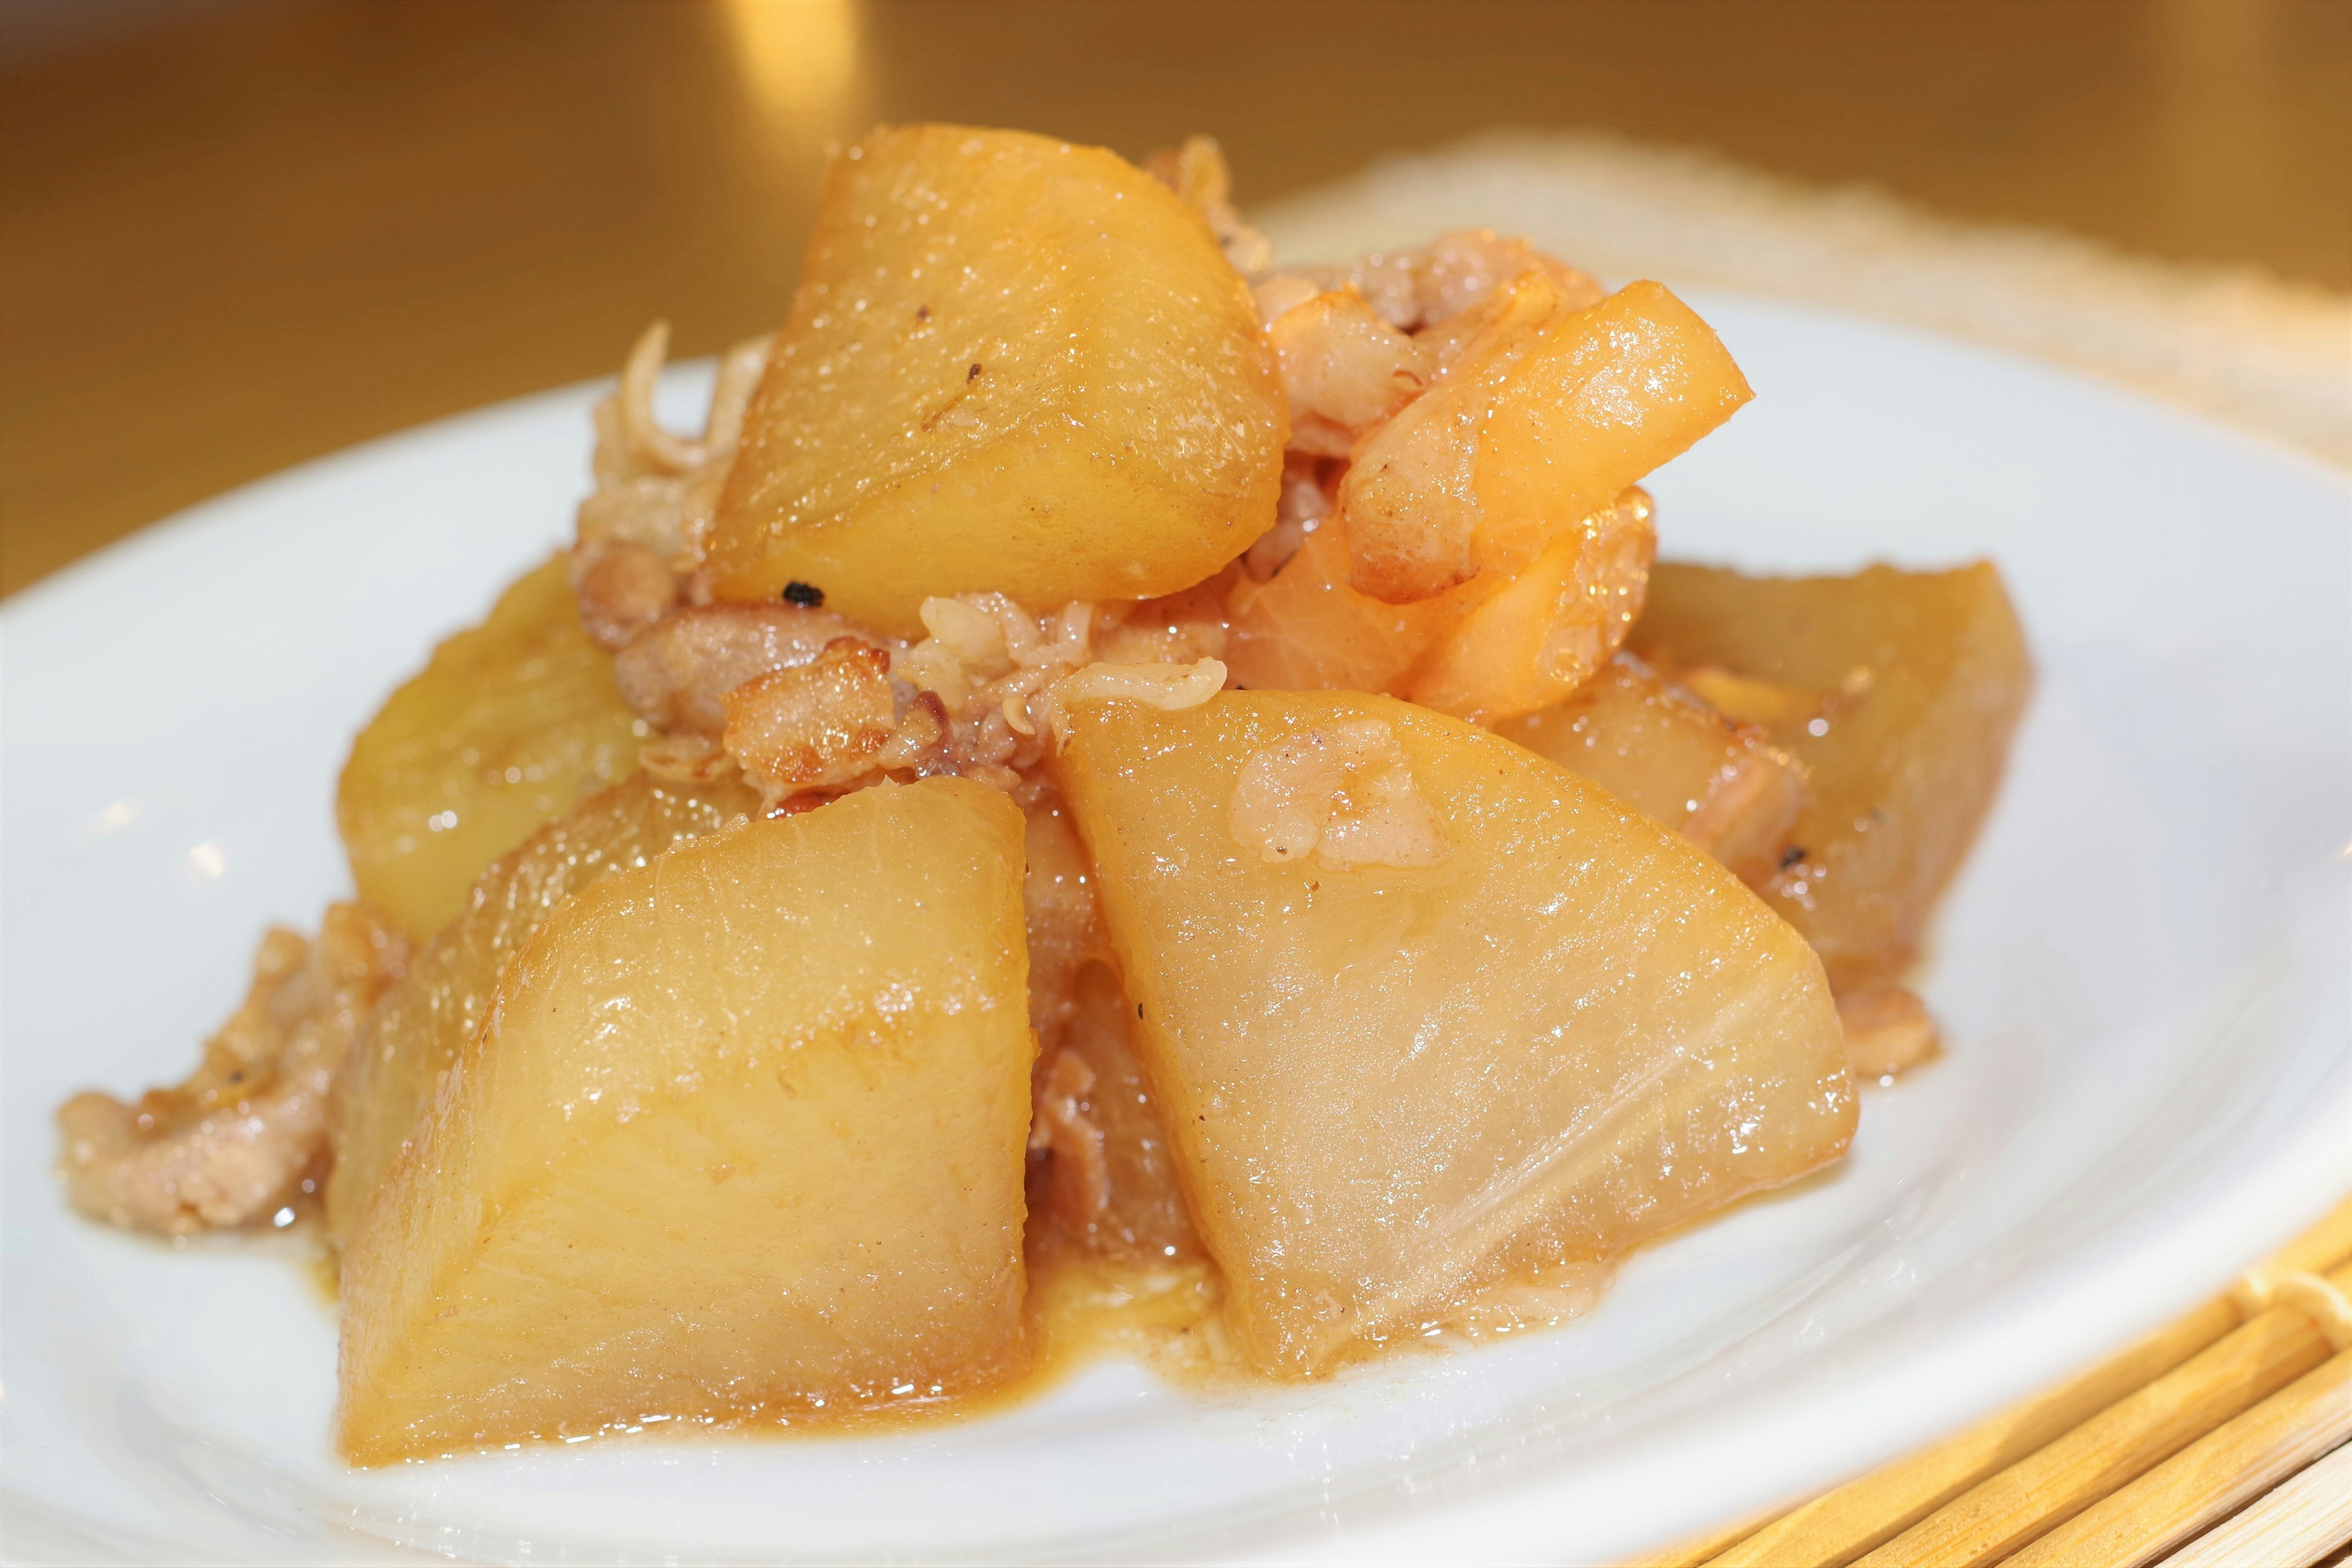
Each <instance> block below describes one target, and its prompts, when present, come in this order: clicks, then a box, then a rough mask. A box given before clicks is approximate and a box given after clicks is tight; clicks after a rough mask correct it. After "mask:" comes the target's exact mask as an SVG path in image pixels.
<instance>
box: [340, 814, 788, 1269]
mask: <svg viewBox="0 0 2352 1568" xmlns="http://www.w3.org/2000/svg"><path fill="white" fill-rule="evenodd" d="M759 805H760V799H759V796H758V795H756V794H754V793H753V792H752V791H751V789H750V788H748V787H747V786H746V785H745V784H743V783H742V781H741V780H740V779H734V778H727V779H719V780H716V781H713V782H711V783H708V784H681V783H678V782H676V781H674V780H665V779H657V778H655V777H652V776H651V775H649V774H646V773H635V774H633V775H631V776H630V777H629V778H627V779H625V780H624V781H623V782H622V783H620V784H615V785H614V786H613V787H612V788H611V789H608V790H604V791H601V792H599V793H598V794H596V795H591V796H589V797H588V798H587V799H586V800H584V801H583V802H581V803H580V804H579V805H576V806H574V807H572V810H571V811H570V812H568V813H567V814H565V815H564V816H562V818H561V819H560V820H558V821H556V822H553V823H551V824H549V825H548V826H545V827H542V828H541V829H540V831H539V832H537V833H535V834H533V835H532V836H531V837H530V838H529V839H528V840H526V841H525V842H524V843H522V844H521V845H520V846H518V847H516V848H515V849H514V850H513V852H511V853H510V854H508V855H505V856H502V857H500V858H499V860H498V861H497V862H496V863H495V864H493V865H492V866H490V867H489V868H488V869H487V870H485V871H484V872H483V873H482V877H481V879H480V881H478V882H477V883H476V884H475V886H474V896H473V897H472V898H471V899H469V900H467V905H466V909H465V911H464V912H463V913H462V914H460V915H458V916H457V919H455V920H453V921H450V922H449V923H448V924H446V925H445V926H443V927H442V928H441V929H440V931H436V933H434V936H433V938H432V940H431V941H429V942H425V943H423V944H422V945H420V946H419V947H417V948H416V949H415V951H414V952H412V953H410V954H409V956H408V958H407V961H406V963H405V965H404V967H402V968H401V970H400V971H399V977H398V979H397V980H395V981H394V982H393V984H391V986H390V988H389V989H388V990H387V991H385V992H384V994H383V996H382V998H381V1000H380V1001H379V1002H378V1003H377V1005H376V1008H375V1016H374V1019H373V1024H372V1025H371V1026H370V1027H369V1028H368V1029H367V1031H366V1033H365V1035H364V1036H363V1037H362V1041H361V1043H360V1046H359V1048H358V1049H356V1050H355V1051H353V1052H352V1054H351V1056H350V1058H348V1060H347V1062H346V1064H345V1066H344V1068H343V1070H342V1073H341V1077H340V1079H338V1081H337V1083H336V1090H335V1092H336V1100H337V1101H338V1106H337V1120H336V1123H335V1130H336V1137H335V1147H334V1163H333V1169H332V1172H331V1173H330V1174H329V1176H328V1178H327V1183H326V1190H325V1196H326V1219H327V1231H328V1235H329V1236H330V1237H331V1238H332V1239H333V1240H334V1241H335V1242H336V1243H337V1244H338V1245H340V1244H341V1243H342V1242H344V1241H346V1240H348V1239H349V1238H350V1236H351V1233H352V1227H353V1226H355V1225H356V1224H357V1223H358V1221H359V1216H360V1212H361V1210H362V1208H364V1207H365V1206H366V1204H367V1200H368V1199H369V1198H370V1197H372V1196H373V1195H374V1193H375V1191H376V1189H377V1188H378V1187H380V1186H382V1185H383V1177H384V1173H385V1172H386V1171H389V1170H390V1169H391V1168H392V1162H393V1160H394V1156H396V1155H397V1154H398V1153H399V1152H400V1150H401V1147H402V1146H403V1145H404V1143H406V1142H408V1141H409V1135H410V1133H411V1132H412V1131H414V1130H415V1126H416V1123H417V1119H418V1118H419V1117H420V1116H421V1115H423V1114H424V1110H425V1105H426V1103H427V1102H428V1101H430V1100H432V1098H433V1090H434V1086H435V1085H436V1084H437V1083H439V1082H440V1080H441V1076H442V1074H444V1073H446V1072H447V1071H448V1070H449V1067H450V1064H451V1063H453V1062H455V1061H456V1060H457V1054H458V1052H459V1051H461V1050H463V1049H464V1048H465V1045H466V1042H467V1040H469V1039H471V1038H472V1037H474V1036H475V1035H477V1034H478V1033H479V1032H480V1031H481V1028H482V1026H483V1025H484V1023H485V1022H486V1021H487V1020H488V1017H489V1014H490V1008H491V1005H492V1003H493V1001H494V1000H495V997H496V993H497V989H498V984H499V976H500V975H501V974H503V973H505V972H506V969H507V966H508V965H509V963H512V962H513V961H514V959H515V955H516V954H518V953H520V952H521V951H522V950H523V948H524V947H525V946H526V945H527V944H528V943H529V942H530V940H531V938H532V937H534V936H536V935H538V934H539V930H540V928H541V926H542V925H544V924H546V923H547V920H548V917H549V916H551V915H552V914H553V913H554V912H555V911H556V910H557V909H558V908H559V907H561V906H562V905H563V904H564V903H565V902H567V901H568V900H570V899H571V898H572V895H573V894H574V893H577V892H579V891H581V890H582V889H584V888H587V887H588V886H590V885H591V884H593V883H594V882H597V881H601V880H602V879H604V878H606V877H609V876H612V875H614V873H616V872H621V871H631V870H636V869H638V868H642V867H644V866H646V865H647V864H648V863H650V862H651V861H652V860H653V859H654V858H656V857H657V856H659V855H660V854H661V853H662V852H663V851H664V850H666V849H669V848H671V847H675V846H677V845H679V844H683V843H685V842H686V841H687V840H688V839H689V838H699V837H705V836H707V835H709V834H712V833H716V832H718V831H719V829H721V828H723V827H730V826H734V825H735V824H737V823H740V822H744V821H748V820H749V819H750V818H751V815H752V814H753V813H754V812H756V811H757V810H758V809H759Z"/></svg>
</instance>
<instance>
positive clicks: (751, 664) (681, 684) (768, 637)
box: [613, 604, 851, 736]
mask: <svg viewBox="0 0 2352 1568" xmlns="http://www.w3.org/2000/svg"><path fill="white" fill-rule="evenodd" d="M850 629H851V628H850V626H849V623H848V622H846V621H845V620H843V619H842V618H841V617H840V616H837V615H835V614H834V613H833V612H832V611H830V610H815V609H803V608H802V607H800V606H799V605H742V604H716V605H689V606H688V607H687V608H685V609H681V610H678V611H677V612H675V613H673V614H671V615H669V616H666V617H664V618H663V619H662V620H661V621H660V622H658V623H657V624H656V625H655V626H653V628H652V629H651V630H649V631H647V632H646V634H645V635H644V636H642V637H638V638H637V639H636V641H635V642H633V643H631V644H630V645H629V646H628V647H625V648H623V649H622V650H621V652H620V654H619V655H618V656H617V657H616V658H614V660H613V675H614V679H616V680H618V681H619V682H620V686H621V696H622V698H623V699H624V700H626V701H627V703H628V704H629V706H630V707H632V708H634V709H635V710H637V712H638V713H639V714H641V715H642V716H643V717H644V718H645V720H646V722H648V723H650V724H652V725H653V727H654V728H655V729H656V730H662V731H669V732H673V733H675V732H677V731H691V732H692V733H694V734H698V735H711V736H716V735H719V734H721V733H723V732H724V731H726V728H727V694H728V693H729V692H730V691H732V690H734V689H736V688H737V687H739V686H740V685H742V684H743V683H744V682H745V681H747V680H750V679H751V678H752V677H754V676H760V675H765V674H767V673H768V672H769V671H770V670H773V669H784V668H790V667H791V666H793V665H799V664H806V663H808V662H809V660H811V659H813V658H816V656H817V655H818V654H820V653H822V652H824V646H825V644H827V643H829V642H831V641H833V640H834V639H835V637H841V636H844V635H845V634H846V633H847V632H848V631H849V630H850Z"/></svg>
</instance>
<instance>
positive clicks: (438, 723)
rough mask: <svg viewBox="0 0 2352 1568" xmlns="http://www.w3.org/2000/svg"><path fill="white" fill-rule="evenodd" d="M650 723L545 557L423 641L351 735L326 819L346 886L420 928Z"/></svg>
mask: <svg viewBox="0 0 2352 1568" xmlns="http://www.w3.org/2000/svg"><path fill="white" fill-rule="evenodd" d="M650 734H651V731H649V730H648V729H647V728H646V724H645V722H644V721H642V720H640V719H639V718H638V717H637V715H636V714H635V712H633V711H632V710H630V708H629V705H628V703H627V702H625V700H623V699H622V696H621V692H620V689H619V688H618V686H617V685H616V684H615V683H614V679H613V660H612V658H611V656H610V655H608V654H607V653H605V652H604V649H602V648H600V647H597V646H596V643H595V642H594V640H593V638H591V637H590V636H589V635H588V633H587V631H586V629H585V628H583V626H582V625H581V619H580V611H579V607H578V605H576V604H575V603H574V601H573V598H572V584H571V582H570V579H569V577H568V575H567V573H566V570H565V563H563V562H562V560H560V559H559V560H554V561H550V562H549V563H547V564H546V565H544V566H541V568H540V569H539V570H537V571H535V572H532V573H530V574H527V575H525V576H524V577H523V578H522V580H521V581H520V582H518V583H516V584H515V585H514V586H513V587H511V588H509V589H508V590H507V591H506V593H505V594H504V595H502V596H500V598H499V602H498V604H497V605H496V606H495V607H493V608H492V609H491V611H490V615H489V618H488V620H486V621H484V622H483V623H482V624H481V625H480V626H475V627H472V628H471V629H469V630H467V631H462V632H459V633H458V634H457V636H456V637H451V638H450V639H449V640H448V641H446V642H445V643H443V644H442V645H441V646H440V647H437V648H435V649H434V650H433V658H432V659H431V660H430V661H429V662H428V663H427V664H426V665H425V668H424V669H423V670H422V671H420V672H419V673H418V674H417V675H416V676H415V678H414V679H411V680H410V681H408V683H407V684H406V685H404V686H403V687H402V688H401V689H399V690H397V691H395V692H394V693H393V694H392V698H391V700H389V701H387V702H386V703H385V704H384V705H383V708H381V709H379V710H377V712H376V716H375V717H374V718H373V719H371V720H370V721H368V725H367V728H366V729H364V730H362V731H360V734H359V739H358V740H356V741H354V742H352V755H351V761H350V762H348V763H345V764H344V766H343V776H342V782H341V785H340V786H339V787H338V789H337V790H336V793H335V819H336V822H337V825H338V826H341V829H342V835H343V847H344V850H345V852H346V853H347V854H348V855H349V856H350V858H351V863H352V879H353V880H354V881H356V882H357V883H358V885H359V890H360V897H361V898H362V899H365V900H367V901H368V902H369V903H371V904H373V905H374V906H375V907H376V908H377V909H379V910H383V912H384V913H385V914H387V915H390V916H391V917H392V918H393V919H394V921H398V922H399V924H400V926H401V928H402V929H403V930H404V931H407V932H408V933H409V934H410V935H411V936H413V937H415V938H417V939H418V940H420V941H421V940H423V939H424V938H425V937H428V936H431V935H432V934H433V933H434V932H435V931H439V930H440V929H441V928H442V927H443V926H445V925H446V924H448V923H449V921H450V919H451V918H452V917H453V916H455V915H456V914H457V911H458V910H460V909H462V908H463V907H464V906H465V901H466V892H467V889H469V888H471V887H472V886H473V885H474V879H475V878H476V877H478V876H480V875H481V873H482V868H483V867H485V866H487V865H488V864H489V863H490V861H491V860H493V859H495V858H497V857H499V856H500V855H503V854H505V853H506V852H507V851H508V850H509V849H511V848H513V847H515V846H516V845H518V844H520V843H521V842H522V841H523V840H524V839H525V838H527V837H530V832H531V830H532V829H533V828H535V827H537V826H539V825H540V824H541V823H542V822H545V821H546V820H547V819H548V818H549V817H551V816H555V815H556V814H558V813H559V812H562V810H564V809H565V808H566V807H568V806H570V805H572V802H574V801H576V800H578V799H580V797H581V796H583V795H589V794H592V793H593V792H594V791H596V790H599V789H602V788H604V786H605V785H606V784H611V783H613V782H614V780H615V779H618V778H620V777H621V776H622V775H623V774H625V773H630V772H632V771H634V770H635V767H636V765H637V747H638V745H639V744H640V743H642V742H644V741H645V740H646V738H647V737H648V736H649V735H650Z"/></svg>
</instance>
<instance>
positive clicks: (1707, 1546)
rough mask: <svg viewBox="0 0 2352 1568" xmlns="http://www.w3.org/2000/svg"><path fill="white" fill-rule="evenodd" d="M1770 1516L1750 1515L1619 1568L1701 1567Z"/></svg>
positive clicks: (1747, 1535) (1768, 1520) (1736, 1542)
mask: <svg viewBox="0 0 2352 1568" xmlns="http://www.w3.org/2000/svg"><path fill="white" fill-rule="evenodd" d="M1772 1519H1773V1515H1771V1514H1769V1513H1767V1514H1760V1515H1759V1514H1751V1515H1749V1516H1748V1518H1747V1519H1746V1520H1744V1521H1741V1522H1739V1523H1738V1524H1733V1525H1727V1526H1725V1527H1724V1528H1723V1529H1721V1530H1711V1531H1707V1532H1706V1534H1705V1535H1694V1536H1692V1537H1691V1538H1690V1539H1689V1540H1687V1541H1680V1542H1675V1544H1674V1545H1672V1546H1669V1547H1666V1548H1665V1549H1664V1550H1663V1551H1659V1552H1651V1553H1650V1554H1649V1555H1648V1556H1646V1557H1637V1558H1635V1559H1633V1561H1632V1562H1630V1563H1622V1564H1620V1565H1619V1568H1703V1565H1704V1564H1706V1563H1708V1562H1710V1561H1711V1560H1712V1559H1713V1558H1714V1557H1715V1555H1716V1554H1717V1552H1721V1551H1722V1550H1723V1549H1724V1548H1726V1547H1727V1546H1736V1545H1738V1543H1739V1542H1743V1541H1745V1540H1747V1539H1748V1537H1749V1536H1751V1535H1753V1534H1755V1533H1756V1532H1757V1531H1758V1530H1759V1529H1761V1528H1762V1527H1763V1526H1765V1525H1767V1524H1769V1523H1770V1522H1771V1521H1772Z"/></svg>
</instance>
